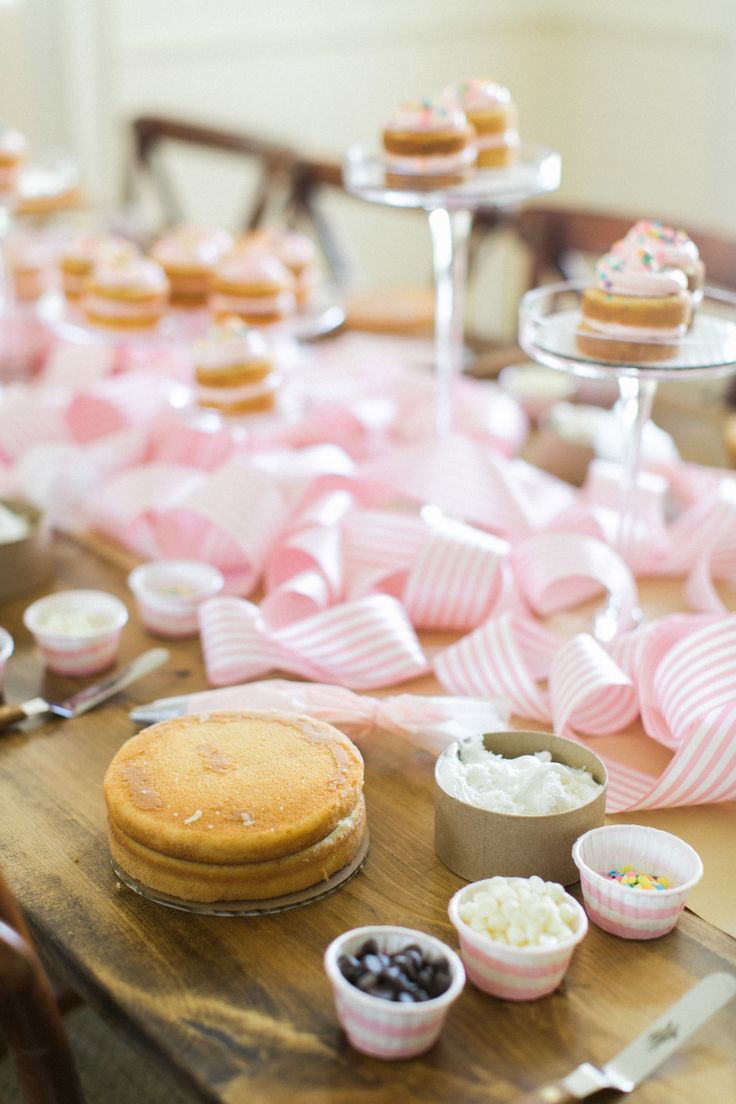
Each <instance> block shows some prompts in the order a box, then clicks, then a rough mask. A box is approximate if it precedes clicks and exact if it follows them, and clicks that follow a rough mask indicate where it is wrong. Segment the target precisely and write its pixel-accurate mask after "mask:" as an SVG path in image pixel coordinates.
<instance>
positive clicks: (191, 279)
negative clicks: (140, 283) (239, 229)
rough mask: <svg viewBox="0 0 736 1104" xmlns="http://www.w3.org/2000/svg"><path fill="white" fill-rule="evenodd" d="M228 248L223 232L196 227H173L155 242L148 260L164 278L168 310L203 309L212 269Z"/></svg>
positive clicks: (229, 241) (230, 245)
mask: <svg viewBox="0 0 736 1104" xmlns="http://www.w3.org/2000/svg"><path fill="white" fill-rule="evenodd" d="M232 248H233V238H232V235H231V234H228V233H227V231H226V230H216V229H215V230H207V229H203V228H201V227H198V226H177V227H175V228H174V229H173V230H170V231H169V232H168V233H167V234H164V235H163V236H162V237H161V238H159V239H158V241H157V242H155V244H154V246H153V248H152V249H151V258H152V259H153V260H154V261H157V262H158V264H160V265H161V267H162V268H163V270H164V272H165V273H166V275H167V277H168V280H169V283H170V285H171V304H172V306H175V307H191V308H193V307H204V306H206V305H207V300H208V298H209V294H210V290H211V288H212V281H213V276H214V271H215V268H216V267H217V265H218V264H219V262H220V261H221V260H222V258H223V257H225V256H226V255H227V254H228V253H229V252H230V250H231V249H232Z"/></svg>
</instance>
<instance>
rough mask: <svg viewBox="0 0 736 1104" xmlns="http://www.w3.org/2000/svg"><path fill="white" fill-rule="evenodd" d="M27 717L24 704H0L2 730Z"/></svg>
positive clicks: (0, 727)
mask: <svg viewBox="0 0 736 1104" xmlns="http://www.w3.org/2000/svg"><path fill="white" fill-rule="evenodd" d="M25 719H26V714H25V710H24V709H23V706H22V705H0V732H2V731H3V729H6V728H10V726H11V725H14V724H17V723H18V721H24V720H25Z"/></svg>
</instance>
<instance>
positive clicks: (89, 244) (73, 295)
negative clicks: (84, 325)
mask: <svg viewBox="0 0 736 1104" xmlns="http://www.w3.org/2000/svg"><path fill="white" fill-rule="evenodd" d="M125 253H127V254H128V255H130V256H136V255H137V254H138V249H137V247H136V246H135V245H133V243H132V242H129V241H128V240H127V238H121V237H118V236H117V235H115V234H105V233H90V232H87V233H83V234H78V235H76V236H75V237H74V238H72V240H71V241H70V242H68V243H67V245H66V246H65V247H64V249H63V250H62V253H61V257H60V259H59V268H60V270H61V286H62V288H63V290H64V294H65V296H66V297H67V299H68V300H69V301H70V302H72V303H75V302H77V301H78V300H79V299H80V298H81V296H82V292H83V291H84V287H85V282H86V280H87V279H88V278H89V276H90V275H91V274H92V269H93V268H94V267H95V265H96V264H97V263H98V262H100V261H103V260H104V259H105V258H106V257H107V256H116V257H121V256H122V255H123V254H125Z"/></svg>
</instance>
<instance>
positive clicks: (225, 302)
mask: <svg viewBox="0 0 736 1104" xmlns="http://www.w3.org/2000/svg"><path fill="white" fill-rule="evenodd" d="M210 307H211V309H212V312H213V314H214V315H215V317H216V318H218V319H221V318H225V317H226V316H227V315H230V314H235V315H237V316H238V317H239V318H241V319H242V320H243V321H244V322H250V323H251V325H254V326H255V325H258V326H267V325H270V324H271V323H273V322H282V321H283V320H284V319H285V318H288V317H289V316H290V315H291V314H293V313H294V310H295V308H296V299H295V297H294V281H293V279H292V276H291V273H290V272H289V270H288V268H287V267H286V265H285V264H284V263H283V262H282V261H280V260H279V258H278V257H276V256H275V255H274V254H273V253H270V252H269V251H268V250H267V249H265V248H261V246H256V245H253V246H250V247H247V248H241V249H237V250H235V252H234V253H230V254H229V255H228V256H227V257H225V258H224V259H223V260H222V261H221V262H220V264H219V265H218V266H217V268H216V269H215V273H214V277H213V282H212V294H211V296H210Z"/></svg>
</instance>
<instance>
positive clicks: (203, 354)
mask: <svg viewBox="0 0 736 1104" xmlns="http://www.w3.org/2000/svg"><path fill="white" fill-rule="evenodd" d="M194 375H195V379H196V382H197V387H196V398H197V403H198V404H199V405H200V406H205V407H210V408H212V409H214V410H220V411H221V412H222V413H224V414H242V413H246V412H255V411H263V410H271V409H272V408H273V406H274V404H275V401H276V391H277V388H278V386H279V383H280V381H281V373H280V372H278V371H275V369H274V361H273V355H272V353H271V350H270V349H269V346H268V344H267V343H266V341H265V339H264V337H263V335H262V334H261V333H260V332H259V331H258V330H256V329H254V328H252V327H251V326H248V325H247V324H246V323H245V322H243V321H242V319H240V318H238V317H236V316H232V315H231V316H229V317H227V318H225V319H223V321H222V322H220V323H218V324H217V325H215V326H213V327H212V328H211V329H210V331H209V333H208V334H207V336H206V337H204V338H202V339H200V340H199V341H197V342H196V343H195V346H194Z"/></svg>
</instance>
